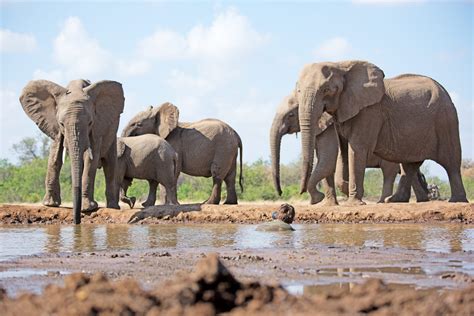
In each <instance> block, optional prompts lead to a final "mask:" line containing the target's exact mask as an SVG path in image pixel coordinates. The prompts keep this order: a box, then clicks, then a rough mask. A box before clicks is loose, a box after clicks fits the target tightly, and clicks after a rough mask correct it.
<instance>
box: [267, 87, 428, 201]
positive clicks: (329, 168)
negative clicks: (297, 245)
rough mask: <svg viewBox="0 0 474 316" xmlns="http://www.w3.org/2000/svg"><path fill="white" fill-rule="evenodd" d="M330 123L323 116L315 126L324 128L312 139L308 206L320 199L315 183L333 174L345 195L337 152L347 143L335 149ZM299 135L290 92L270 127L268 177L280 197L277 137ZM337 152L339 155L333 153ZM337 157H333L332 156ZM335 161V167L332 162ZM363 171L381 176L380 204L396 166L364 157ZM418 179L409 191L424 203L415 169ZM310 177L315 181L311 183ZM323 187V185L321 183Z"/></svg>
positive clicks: (422, 182)
mask: <svg viewBox="0 0 474 316" xmlns="http://www.w3.org/2000/svg"><path fill="white" fill-rule="evenodd" d="M332 124H333V120H332V117H331V116H330V115H329V114H327V113H323V115H322V117H321V119H320V121H319V127H322V126H324V128H325V129H324V130H321V129H320V128H319V129H317V132H318V133H319V134H317V135H316V136H315V137H316V139H315V149H316V147H317V148H319V149H320V151H323V153H319V155H318V151H317V150H316V155H317V158H318V162H317V165H316V168H315V169H314V170H313V172H312V174H311V177H310V180H309V181H310V182H311V181H312V183H310V184H309V185H308V191H309V193H310V196H311V202H310V203H311V204H315V203H318V202H319V201H321V199H322V193H321V192H319V191H318V190H317V189H315V187H316V186H315V183H317V182H318V180H319V179H322V178H323V177H327V175H329V174H334V173H335V183H336V187H337V188H338V189H339V190H340V191H341V192H342V193H344V194H345V195H348V185H347V182H348V181H347V175H346V174H345V173H346V172H344V171H345V170H347V160H346V159H344V157H345V156H347V155H343V154H341V152H347V144H346V145H344V144H341V145H342V146H341V147H342V148H345V149H342V150H339V143H340V141H339V139H338V135H337V134H336V133H334V132H333V131H332V130H328V127H329V126H330V125H332ZM298 132H300V126H299V115H298V102H297V100H296V94H295V93H294V92H293V93H292V94H291V95H289V96H287V97H285V98H284V99H283V102H282V103H281V104H280V106H279V107H278V109H277V112H276V113H275V117H274V119H273V123H272V128H271V131H270V147H271V154H272V175H273V183H274V185H275V188H276V190H277V191H278V194H279V195H281V193H282V191H281V186H280V168H279V167H280V144H281V138H282V137H283V136H284V135H286V134H293V133H298ZM338 151H339V154H337V152H338ZM326 152H327V153H329V154H328V155H326V156H325V159H324V160H320V157H321V156H322V155H324V154H325V153H326ZM336 156H337V157H336ZM336 159H337V165H336V164H335V163H334V161H335V160H336ZM366 167H367V168H380V169H381V170H382V173H383V190H382V194H381V196H380V199H379V201H378V202H379V203H381V202H384V200H385V198H386V197H388V196H390V195H391V194H392V192H393V184H394V182H395V178H396V176H397V174H398V173H400V165H399V164H398V163H393V162H390V161H386V160H383V159H381V158H380V157H378V156H376V155H374V154H372V153H371V154H369V156H368V158H367V166H366ZM417 174H418V177H417V178H415V179H414V182H413V189H414V191H415V194H416V197H417V201H418V202H422V201H428V200H429V199H428V194H427V192H428V190H427V184H426V181H425V180H424V175H423V174H422V173H421V172H420V171H419V170H418V173H417ZM311 178H314V179H315V180H311ZM324 183H325V184H327V182H324ZM328 190H329V192H333V191H334V189H333V188H326V191H328ZM334 199H335V195H334V196H333V195H332V194H331V195H330V199H329V201H326V203H325V204H326V205H337V200H336V201H335V202H334Z"/></svg>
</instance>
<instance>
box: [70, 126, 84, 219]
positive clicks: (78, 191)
mask: <svg viewBox="0 0 474 316" xmlns="http://www.w3.org/2000/svg"><path fill="white" fill-rule="evenodd" d="M65 136H66V139H67V146H68V151H69V156H70V158H71V178H72V190H73V192H72V193H73V206H72V208H73V213H74V224H80V223H81V209H82V173H83V171H84V152H85V150H86V149H87V147H88V146H87V144H85V141H84V139H83V138H84V137H83V136H82V135H81V130H80V129H79V126H78V125H72V126H71V127H68V128H67V130H66V135H65ZM86 138H87V136H86Z"/></svg>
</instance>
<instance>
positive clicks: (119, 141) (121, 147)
mask: <svg viewBox="0 0 474 316" xmlns="http://www.w3.org/2000/svg"><path fill="white" fill-rule="evenodd" d="M125 149H127V145H125V143H124V141H123V140H122V138H121V137H119V138H117V158H120V157H122V156H123V154H124V153H125Z"/></svg>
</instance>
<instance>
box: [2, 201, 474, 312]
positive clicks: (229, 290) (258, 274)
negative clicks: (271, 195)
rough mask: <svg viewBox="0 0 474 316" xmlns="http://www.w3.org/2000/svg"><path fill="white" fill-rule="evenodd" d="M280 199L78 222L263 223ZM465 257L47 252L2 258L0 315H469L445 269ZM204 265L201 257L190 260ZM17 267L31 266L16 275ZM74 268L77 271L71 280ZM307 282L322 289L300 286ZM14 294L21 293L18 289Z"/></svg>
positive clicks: (472, 304)
mask: <svg viewBox="0 0 474 316" xmlns="http://www.w3.org/2000/svg"><path fill="white" fill-rule="evenodd" d="M278 206H279V203H265V204H242V205H236V206H228V205H218V206H216V205H199V204H188V205H180V206H155V207H152V208H148V209H145V210H142V209H133V210H130V209H128V208H127V207H124V208H123V209H122V210H120V211H119V210H112V209H106V208H101V209H99V210H98V211H97V212H93V213H91V214H84V217H83V223H89V224H108V223H128V222H132V223H135V225H137V224H151V223H153V224H155V223H158V224H160V223H186V224H193V223H260V222H266V221H268V220H269V219H270V218H271V213H272V212H273V211H274V210H276V209H277V208H278ZM295 208H296V214H297V217H296V222H299V223H388V222H390V223H392V222H415V223H430V222H431V223H434V222H455V223H459V225H463V224H469V223H471V224H472V223H474V204H472V203H470V204H468V203H459V204H452V203H447V202H438V201H437V202H428V203H419V204H416V203H408V204H369V205H366V206H357V207H353V206H345V205H341V206H337V207H324V206H308V205H305V204H295ZM0 223H1V224H35V225H44V224H71V223H72V210H71V209H70V208H47V207H43V206H39V205H6V204H4V205H0ZM214 252H218V255H219V258H220V259H217V257H216V256H212V255H211V256H210V258H211V259H209V258H208V259H206V257H208V256H209V254H210V253H214ZM473 258H474V253H473V252H472V251H458V252H455V253H436V252H426V251H422V250H416V249H415V250H407V249H401V248H385V247H349V246H329V245H326V246H324V245H315V246H314V247H307V248H303V249H293V248H281V249H275V248H270V249H236V248H232V247H228V248H218V249H217V248H212V247H208V248H202V247H198V248H186V249H174V248H167V249H165V248H163V249H161V248H153V249H145V250H123V251H111V250H105V251H97V252H72V253H45V254H41V255H33V256H23V257H20V258H16V259H14V260H10V261H4V262H0V275H1V273H4V272H6V273H8V272H9V271H19V272H20V275H19V276H18V277H15V278H7V279H1V278H0V288H3V289H5V290H3V291H2V290H0V310H2V311H4V312H3V313H2V315H3V314H4V315H24V314H25V311H26V312H28V314H41V313H43V314H51V313H56V314H58V315H66V314H67V315H72V314H75V315H86V314H91V313H96V312H103V313H107V312H110V313H113V314H118V313H124V314H130V313H132V314H133V313H137V314H146V313H148V314H150V315H154V314H158V313H160V314H163V313H164V314H170V315H181V314H195V315H197V314H199V315H201V314H202V315H214V314H215V313H221V312H225V313H230V314H236V315H243V314H246V315H251V314H268V313H271V314H301V315H318V314H320V315H335V314H337V315H354V314H366V313H368V314H374V315H401V314H423V315H440V314H443V315H447V314H452V315H472V314H473V313H474V279H473V277H472V276H470V275H467V274H463V273H458V272H454V273H453V272H452V271H448V270H449V269H447V267H448V266H449V265H450V264H451V263H456V264H458V263H469V262H471V263H472V262H473ZM201 260H204V263H203V264H201V265H199V262H200V261H201ZM196 265H198V266H197V267H196ZM224 266H225V268H223V267H224ZM194 267H196V268H194ZM212 267H214V268H212ZM445 268H446V269H445ZM227 269H228V270H227ZM25 271H27V272H28V271H30V272H31V271H33V272H34V273H33V274H30V275H26V274H25V275H21V273H24V272H25ZM193 271H194V272H193ZM426 271H438V272H436V273H431V274H427V273H426ZM38 272H40V273H38ZM77 272H83V273H85V274H80V275H76V274H73V275H71V273H77ZM91 275H93V277H91ZM129 278H133V280H129ZM373 278H377V279H379V280H372V279H373ZM237 280H238V281H237ZM368 280H369V281H368ZM309 284H320V285H321V284H330V285H328V286H322V287H321V286H319V287H304V285H309ZM281 285H285V288H286V287H287V286H290V287H291V286H296V287H299V288H301V291H300V293H302V294H303V295H296V296H295V295H293V294H291V293H289V292H288V291H287V290H285V288H282V286H281ZM420 287H421V289H420ZM43 288H44V290H42V289H43ZM22 291H28V292H30V294H23V295H20V296H18V294H19V293H21V292H22ZM31 292H35V293H39V292H41V294H31ZM104 295H105V296H104Z"/></svg>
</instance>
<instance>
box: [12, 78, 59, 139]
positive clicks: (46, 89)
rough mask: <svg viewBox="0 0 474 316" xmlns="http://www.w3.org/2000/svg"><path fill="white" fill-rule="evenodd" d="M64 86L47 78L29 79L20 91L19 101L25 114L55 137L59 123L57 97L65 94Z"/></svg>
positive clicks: (45, 131) (46, 132)
mask: <svg viewBox="0 0 474 316" xmlns="http://www.w3.org/2000/svg"><path fill="white" fill-rule="evenodd" d="M66 91H67V90H66V88H63V87H61V86H60V85H57V84H55V83H54V82H51V81H48V80H33V81H30V82H29V83H28V84H27V85H26V86H25V87H24V88H23V91H22V92H21V95H20V103H21V106H22V107H23V110H24V111H25V113H26V115H28V117H29V118H30V119H32V120H33V122H35V123H36V125H38V127H39V129H40V130H41V131H42V132H43V133H45V134H46V135H48V136H49V137H51V138H52V139H56V137H57V136H58V134H59V124H58V121H57V119H56V110H57V104H58V101H57V100H58V99H59V98H60V97H61V96H62V95H64V94H66Z"/></svg>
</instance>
